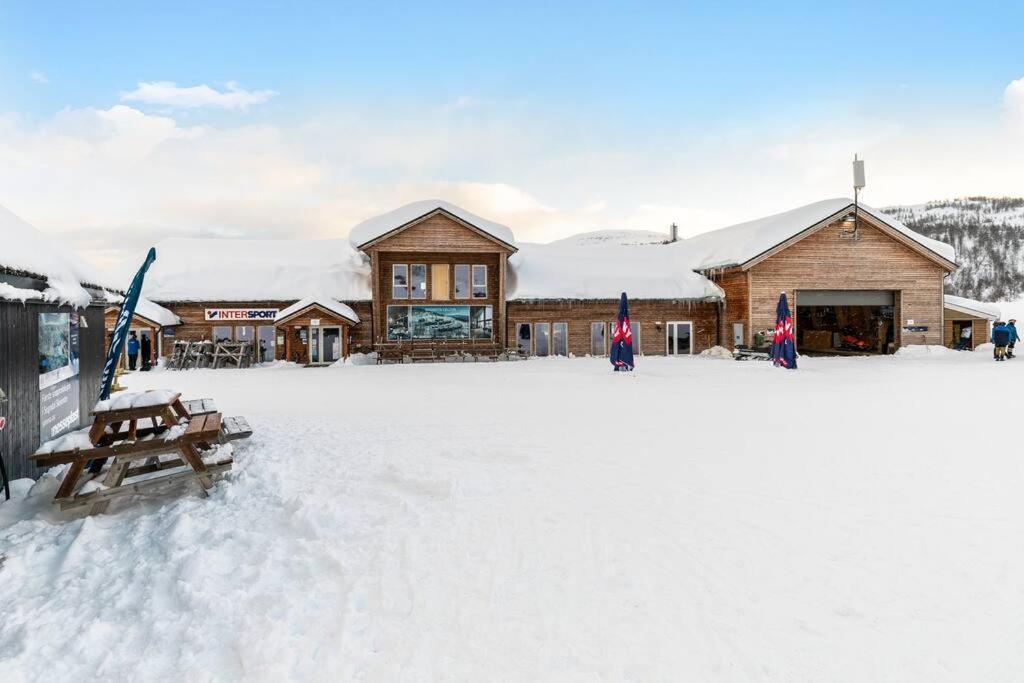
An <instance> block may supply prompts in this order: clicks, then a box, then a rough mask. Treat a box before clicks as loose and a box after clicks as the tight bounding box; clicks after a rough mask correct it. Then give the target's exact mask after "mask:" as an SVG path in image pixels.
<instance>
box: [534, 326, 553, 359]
mask: <svg viewBox="0 0 1024 683" xmlns="http://www.w3.org/2000/svg"><path fill="white" fill-rule="evenodd" d="M533 333H534V334H533V339H534V341H533V345H534V349H535V353H536V354H537V355H538V356H550V355H551V323H537V324H536V325H534V326H533Z"/></svg>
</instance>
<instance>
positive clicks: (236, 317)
mask: <svg viewBox="0 0 1024 683" xmlns="http://www.w3.org/2000/svg"><path fill="white" fill-rule="evenodd" d="M277 310H278V309H276V308H207V309H206V319H207V320H212V321H220V320H223V321H225V322H238V321H240V320H270V321H273V320H274V319H275V318H277Z"/></svg>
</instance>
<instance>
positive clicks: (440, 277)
mask: <svg viewBox="0 0 1024 683" xmlns="http://www.w3.org/2000/svg"><path fill="white" fill-rule="evenodd" d="M450 297H451V289H450V287H449V285H448V264H447V263H435V264H433V265H432V266H430V298H431V299H433V300H434V301H447V300H448V299H449V298H450Z"/></svg>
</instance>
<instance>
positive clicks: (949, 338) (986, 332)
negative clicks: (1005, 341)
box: [942, 308, 992, 349]
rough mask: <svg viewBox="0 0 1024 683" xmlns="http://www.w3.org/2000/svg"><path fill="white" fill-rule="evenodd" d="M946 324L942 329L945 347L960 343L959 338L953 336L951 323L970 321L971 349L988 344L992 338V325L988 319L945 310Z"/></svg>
mask: <svg viewBox="0 0 1024 683" xmlns="http://www.w3.org/2000/svg"><path fill="white" fill-rule="evenodd" d="M945 318H946V322H945V325H943V328H942V330H943V331H942V343H943V345H945V346H949V347H954V346H956V345H957V344H959V343H960V338H959V337H958V336H957V337H955V336H954V335H953V321H958V322H960V321H965V320H969V321H971V327H972V328H973V329H972V330H971V348H972V349H976V348H978V346H980V345H981V344H985V343H986V342H988V340H989V338H990V337H991V336H992V323H991V322H990V321H989V320H988V318H980V317H978V316H974V315H967V314H966V313H961V312H960V311H954V310H952V309H950V308H947V309H946V313H945Z"/></svg>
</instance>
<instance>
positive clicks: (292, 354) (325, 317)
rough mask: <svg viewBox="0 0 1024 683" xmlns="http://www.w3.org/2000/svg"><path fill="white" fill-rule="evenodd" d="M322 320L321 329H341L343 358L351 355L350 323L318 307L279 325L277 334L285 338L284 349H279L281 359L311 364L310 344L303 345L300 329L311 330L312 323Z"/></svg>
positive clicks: (278, 355)
mask: <svg viewBox="0 0 1024 683" xmlns="http://www.w3.org/2000/svg"><path fill="white" fill-rule="evenodd" d="M314 318H316V319H319V320H320V327H340V328H341V357H342V358H345V357H347V356H348V354H349V346H350V344H349V340H348V337H349V335H350V334H351V333H352V327H351V325H349V323H348V322H346V321H344V320H342V319H341V318H339V317H338V316H336V315H334V314H333V313H331V312H330V311H325V310H323V309H322V308H319V307H316V308H314V309H313V310H312V311H309V312H306V313H303V314H302V315H297V316H295V317H293V318H289V319H288V320H287V321H286V322H283V323H279V324H278V325H277V334H278V335H282V336H284V338H285V339H284V347H283V348H281V347H280V346H278V347H277V349H276V351H277V357H278V358H279V359H284V360H290V361H292V362H295V363H302V364H306V363H309V344H308V343H307V344H303V343H302V335H301V334H300V332H299V331H300V329H309V324H310V322H311V321H312V320H313V319H314Z"/></svg>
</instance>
